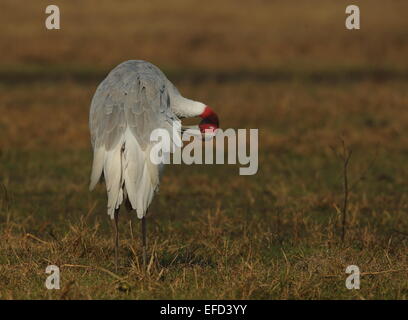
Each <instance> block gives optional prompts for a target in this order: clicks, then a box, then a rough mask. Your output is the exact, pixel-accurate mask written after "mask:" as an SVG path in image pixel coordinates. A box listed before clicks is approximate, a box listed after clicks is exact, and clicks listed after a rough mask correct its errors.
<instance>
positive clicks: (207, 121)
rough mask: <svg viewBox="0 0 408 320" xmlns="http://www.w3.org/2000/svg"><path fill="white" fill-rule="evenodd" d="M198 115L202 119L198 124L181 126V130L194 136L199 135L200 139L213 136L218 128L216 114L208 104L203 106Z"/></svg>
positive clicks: (207, 138)
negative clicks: (201, 111) (202, 110)
mask: <svg viewBox="0 0 408 320" xmlns="http://www.w3.org/2000/svg"><path fill="white" fill-rule="evenodd" d="M200 117H201V118H202V120H201V122H200V123H199V125H195V126H182V128H181V132H182V133H184V132H186V131H187V133H188V134H190V135H194V136H199V135H201V136H202V139H203V140H204V141H206V140H209V139H211V138H213V137H214V136H215V133H216V130H217V129H218V128H219V120H218V116H217V114H216V113H215V112H214V111H213V110H212V109H211V108H210V107H208V106H207V107H205V109H204V112H203V113H202V114H201V115H200Z"/></svg>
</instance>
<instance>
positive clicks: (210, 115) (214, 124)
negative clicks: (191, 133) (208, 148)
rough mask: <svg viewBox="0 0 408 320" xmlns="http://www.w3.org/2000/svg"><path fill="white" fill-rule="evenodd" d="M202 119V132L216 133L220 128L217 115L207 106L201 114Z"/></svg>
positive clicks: (200, 125)
mask: <svg viewBox="0 0 408 320" xmlns="http://www.w3.org/2000/svg"><path fill="white" fill-rule="evenodd" d="M200 117H201V118H202V119H203V120H201V122H200V124H199V125H198V126H199V127H200V131H201V132H202V133H205V131H206V130H207V132H208V131H211V132H214V131H215V130H216V129H218V127H219V121H218V116H217V114H216V113H215V112H214V111H213V110H212V109H211V108H210V107H209V106H206V107H205V109H204V111H203V113H202V114H200Z"/></svg>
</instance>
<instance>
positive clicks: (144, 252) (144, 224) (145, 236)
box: [142, 217, 147, 269]
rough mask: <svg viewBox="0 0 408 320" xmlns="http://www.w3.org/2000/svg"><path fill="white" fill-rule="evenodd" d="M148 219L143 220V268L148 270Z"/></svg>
mask: <svg viewBox="0 0 408 320" xmlns="http://www.w3.org/2000/svg"><path fill="white" fill-rule="evenodd" d="M146 238H147V235H146V217H143V218H142V245H143V268H145V269H146V260H147V254H146Z"/></svg>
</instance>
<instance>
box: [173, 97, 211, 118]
mask: <svg viewBox="0 0 408 320" xmlns="http://www.w3.org/2000/svg"><path fill="white" fill-rule="evenodd" d="M205 107H206V105H205V104H204V103H201V102H198V101H194V100H190V99H187V98H184V97H182V96H178V97H176V98H175V99H174V100H173V101H172V103H171V108H172V110H173V112H174V113H175V114H176V115H177V116H178V117H180V118H193V117H198V116H200V115H201V114H202V113H203V112H204V110H205Z"/></svg>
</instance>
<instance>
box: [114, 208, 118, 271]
mask: <svg viewBox="0 0 408 320" xmlns="http://www.w3.org/2000/svg"><path fill="white" fill-rule="evenodd" d="M118 221H119V209H116V210H115V271H116V272H118V251H119V227H118Z"/></svg>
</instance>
